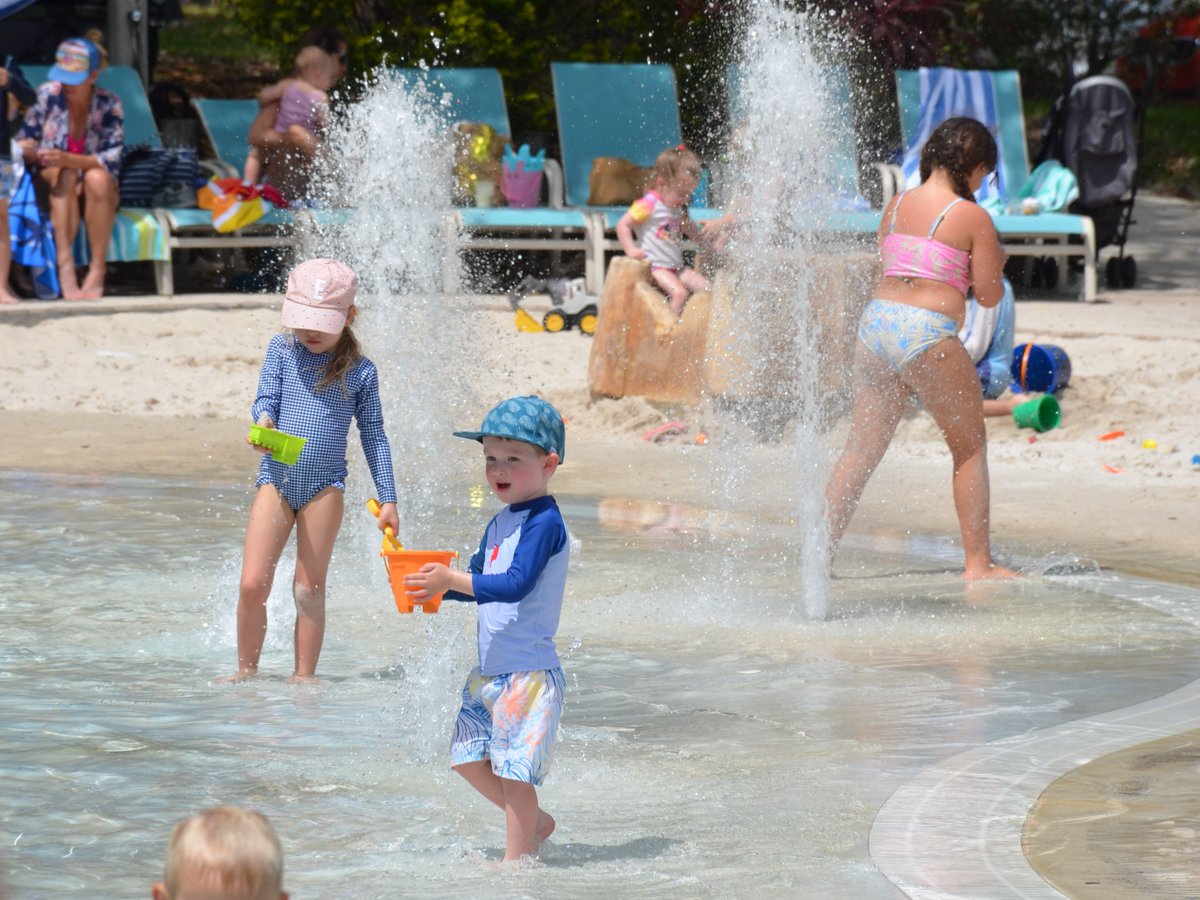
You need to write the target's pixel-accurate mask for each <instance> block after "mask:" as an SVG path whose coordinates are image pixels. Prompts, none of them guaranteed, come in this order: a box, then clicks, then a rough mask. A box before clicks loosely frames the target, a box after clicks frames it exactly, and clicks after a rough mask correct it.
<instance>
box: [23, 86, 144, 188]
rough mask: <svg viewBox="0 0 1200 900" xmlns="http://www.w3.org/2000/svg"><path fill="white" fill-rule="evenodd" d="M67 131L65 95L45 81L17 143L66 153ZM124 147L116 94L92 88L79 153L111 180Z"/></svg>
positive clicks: (116, 173) (122, 119) (122, 121)
mask: <svg viewBox="0 0 1200 900" xmlns="http://www.w3.org/2000/svg"><path fill="white" fill-rule="evenodd" d="M70 134H71V128H70V123H69V120H68V114H67V95H66V93H64V92H63V86H62V84H60V83H59V82H57V81H47V82H46V83H45V84H43V85H42V86H41V87H39V88H38V89H37V101H36V102H35V103H34V104H33V106H31V107H29V112H28V113H27V114H26V115H25V122H24V123H23V124H22V125H21V130H20V131H18V132H17V140H19V141H24V140H34V141H37V145H38V147H39V148H47V149H53V150H68V141H69V140H70ZM124 147H125V109H124V107H122V106H121V100H120V98H118V97H117V96H116V94H111V93H109V92H108V91H106V90H105V89H104V88H102V87H96V88H95V93H94V94H93V95H92V108H91V109H90V110H89V111H88V121H87V131H86V133H85V134H84V136H83V152H84V153H86V154H88V155H89V156H95V157H96V159H98V160H99V161H100V165H102V166H103V167H104V169H105V171H107V172H108V174H109V175H111V176H112V177H113V178H117V177H119V173H120V171H121V151H122V150H123V149H124Z"/></svg>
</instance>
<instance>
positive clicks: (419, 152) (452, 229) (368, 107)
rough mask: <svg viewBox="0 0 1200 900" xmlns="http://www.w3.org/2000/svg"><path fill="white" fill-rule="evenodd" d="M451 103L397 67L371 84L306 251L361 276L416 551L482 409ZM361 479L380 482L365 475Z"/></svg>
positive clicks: (324, 177) (342, 139)
mask: <svg viewBox="0 0 1200 900" xmlns="http://www.w3.org/2000/svg"><path fill="white" fill-rule="evenodd" d="M443 99H444V98H440V97H437V96H433V95H431V94H430V93H429V92H427V91H426V90H424V89H423V88H421V87H416V88H413V89H406V88H405V86H404V85H403V84H402V83H401V82H400V81H399V80H398V79H397V78H395V77H394V76H392V75H391V74H389V71H388V69H386V68H380V69H378V70H376V72H374V73H373V74H372V76H371V78H370V80H369V81H368V83H367V84H366V85H365V87H364V90H363V93H362V96H361V98H360V99H359V100H358V101H356V102H354V103H351V104H346V105H345V106H344V107H342V108H341V110H340V111H339V114H338V115H337V117H336V119H335V121H334V123H333V127H331V128H330V134H329V137H328V141H327V147H328V154H327V156H326V157H325V159H324V160H323V164H322V166H321V172H320V174H319V176H318V180H319V183H320V184H321V185H322V188H323V190H322V195H321V201H322V206H323V207H325V208H324V209H321V210H317V211H315V212H314V213H313V214H312V219H313V221H312V226H311V228H310V229H308V231H307V235H306V240H305V243H304V251H303V252H305V253H307V254H309V255H316V254H318V253H319V254H324V255H330V256H334V257H336V258H339V259H342V260H343V261H345V262H346V263H347V264H349V265H350V266H351V267H352V268H353V269H354V270H355V271H356V272H357V273H358V275H359V278H360V282H361V287H360V293H359V299H358V305H359V306H360V308H361V313H362V315H361V318H360V319H359V320H358V326H357V327H356V334H357V335H358V337H359V340H360V341H361V342H362V345H363V348H364V351H365V352H366V354H367V356H369V357H370V358H371V359H373V360H374V361H375V363H376V365H377V366H378V368H379V377H380V395H381V399H382V402H383V410H384V418H385V422H386V423H387V431H388V437H389V439H390V440H391V445H392V455H393V458H394V460H395V461H396V463H397V464H396V471H397V474H398V477H399V481H400V483H399V484H398V489H399V493H400V501H399V504H398V505H399V510H400V522H401V530H400V535H399V536H400V538H401V540H403V541H404V542H405V543H406V544H407V543H410V542H412V541H416V542H417V543H420V535H421V533H422V531H424V530H425V529H426V528H427V527H428V526H429V525H430V523H431V522H432V521H434V520H435V519H436V518H437V517H438V516H440V515H441V504H442V503H443V502H444V497H443V496H442V494H444V492H445V489H446V488H445V486H446V484H447V483H448V480H449V477H450V474H451V473H450V471H449V470H448V468H447V467H448V466H450V465H453V464H454V462H453V459H454V458H453V457H452V456H449V455H448V454H446V453H445V452H444V449H445V441H444V438H445V437H447V436H448V435H449V434H450V432H451V431H453V430H454V427H461V425H462V422H463V421H467V420H464V419H463V415H462V411H463V410H468V411H473V408H474V405H475V404H474V403H473V400H472V397H473V394H472V391H471V389H470V388H471V385H470V384H469V383H468V381H467V373H466V372H465V371H464V367H463V366H461V365H459V359H460V354H461V353H462V349H463V348H462V347H461V345H460V342H459V340H458V338H457V335H458V334H459V329H458V328H457V327H456V326H458V325H460V324H462V321H463V319H464V318H465V317H466V316H468V315H470V314H471V313H470V309H469V307H468V301H469V298H467V297H465V296H463V295H462V294H461V293H460V291H459V285H460V281H461V275H460V270H459V262H458V256H457V246H456V245H457V243H458V239H459V235H458V231H457V224H456V220H454V219H453V218H452V214H451V213H450V212H449V210H450V209H451V202H450V195H451V190H450V189H451V181H450V179H451V172H452V169H453V160H454V148H453V143H452V140H451V131H450V128H449V126H448V125H447V123H446V121H445V119H444V114H443V108H442V105H443ZM471 417H472V418H473V417H474V414H473V412H472V416H471ZM359 456H361V454H355V457H356V458H357V457H359ZM355 480H356V481H358V482H359V483H360V484H366V485H369V484H370V483H371V482H370V475H369V473H368V472H367V470H366V468H365V466H363V465H361V464H360V471H359V473H358V474H357V476H356V478H355Z"/></svg>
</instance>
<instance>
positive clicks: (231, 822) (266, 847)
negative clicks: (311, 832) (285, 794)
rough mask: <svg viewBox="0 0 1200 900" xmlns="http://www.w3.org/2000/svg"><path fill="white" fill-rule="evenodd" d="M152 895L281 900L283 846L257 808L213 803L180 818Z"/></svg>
mask: <svg viewBox="0 0 1200 900" xmlns="http://www.w3.org/2000/svg"><path fill="white" fill-rule="evenodd" d="M153 896H154V898H155V900H209V898H214V900H215V898H217V897H222V898H226V900H287V894H286V893H285V892H284V890H283V847H282V846H281V845H280V843H279V836H278V835H277V834H276V833H275V829H274V828H272V827H271V823H270V822H269V821H268V820H267V817H266V816H264V815H263V814H262V813H258V812H253V811H251V810H246V809H240V808H238V807H236V806H218V807H214V808H213V809H208V810H205V811H204V812H201V813H197V814H196V815H194V816H190V817H188V818H186V819H184V820H183V821H182V822H180V823H179V824H178V825H176V826H175V828H174V829H173V830H172V831H171V840H170V842H169V843H168V845H167V870H166V879H165V882H164V883H160V884H156V885H155V886H154V891H153Z"/></svg>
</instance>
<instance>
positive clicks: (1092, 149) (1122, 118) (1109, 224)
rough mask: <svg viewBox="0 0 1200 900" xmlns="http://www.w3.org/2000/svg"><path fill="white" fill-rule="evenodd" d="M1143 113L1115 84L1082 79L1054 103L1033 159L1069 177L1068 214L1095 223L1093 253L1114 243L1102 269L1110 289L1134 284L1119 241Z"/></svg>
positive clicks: (1129, 209)
mask: <svg viewBox="0 0 1200 900" xmlns="http://www.w3.org/2000/svg"><path fill="white" fill-rule="evenodd" d="M1144 113H1145V110H1144V109H1143V108H1142V106H1141V105H1140V104H1138V103H1135V102H1134V98H1133V94H1132V93H1131V92H1130V90H1129V88H1128V87H1127V86H1126V85H1125V82H1123V81H1121V80H1120V79H1117V78H1113V77H1112V76H1109V75H1096V76H1093V77H1091V78H1084V79H1083V80H1081V81H1078V82H1076V83H1075V84H1074V85H1073V86H1072V87H1071V89H1070V91H1068V92H1067V94H1066V96H1065V97H1060V98H1059V99H1058V101H1057V102H1056V103H1055V104H1054V109H1053V110H1052V111H1051V113H1050V121H1049V123H1048V125H1047V134H1046V140H1045V142H1044V143H1043V147H1042V152H1041V153H1040V154H1039V156H1040V157H1041V158H1046V157H1053V158H1055V159H1057V160H1058V161H1059V162H1061V163H1062V164H1063V165H1065V166H1066V167H1067V168H1068V169H1070V170H1071V171H1072V172H1073V173H1074V175H1075V178H1076V180H1077V181H1078V182H1079V199H1078V200H1076V201H1075V202H1074V203H1072V204H1071V205H1070V207H1069V208H1068V212H1072V213H1075V214H1077V215H1082V216H1090V217H1091V218H1092V221H1094V222H1095V224H1096V249H1097V254H1098V253H1099V250H1100V249H1101V248H1103V247H1107V246H1109V245H1110V244H1116V246H1117V255H1116V256H1115V257H1112V258H1110V259H1109V260H1108V265H1107V266H1106V267H1105V276H1106V279H1107V281H1108V286H1109V287H1112V288H1116V287H1127V288H1130V287H1133V286H1134V284H1135V283H1136V282H1137V263H1136V262H1135V261H1134V259H1133V257H1132V256H1126V255H1125V241H1126V240H1127V239H1128V237H1129V226H1130V225H1132V224H1134V223H1133V202H1134V198H1135V197H1136V196H1137V168H1138V156H1139V153H1140V151H1141V143H1142V131H1143V128H1144V124H1145V119H1144ZM1096 262H1097V264H1098V263H1099V259H1097V261H1096Z"/></svg>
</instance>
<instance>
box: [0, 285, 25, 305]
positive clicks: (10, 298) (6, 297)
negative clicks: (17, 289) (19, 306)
mask: <svg viewBox="0 0 1200 900" xmlns="http://www.w3.org/2000/svg"><path fill="white" fill-rule="evenodd" d="M20 302H21V298H20V297H18V296H16V295H15V294H10V293H9V292H8V291H7V290H5V289H4V288H3V287H0V304H7V303H20Z"/></svg>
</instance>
